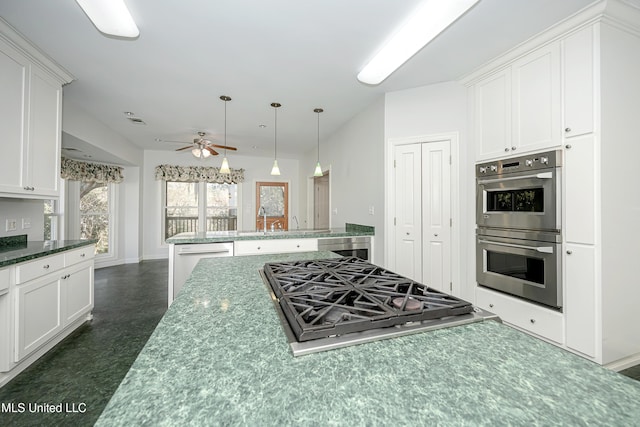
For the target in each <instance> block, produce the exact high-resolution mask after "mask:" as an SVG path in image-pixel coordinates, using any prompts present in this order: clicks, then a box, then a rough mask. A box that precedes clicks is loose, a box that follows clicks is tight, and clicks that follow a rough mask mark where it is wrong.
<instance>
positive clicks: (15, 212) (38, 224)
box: [0, 198, 44, 241]
mask: <svg viewBox="0 0 640 427" xmlns="http://www.w3.org/2000/svg"><path fill="white" fill-rule="evenodd" d="M23 218H28V219H30V220H31V228H27V229H22V219H23ZM8 219H10V220H13V219H15V220H16V225H17V228H16V230H15V231H6V224H7V220H8ZM21 234H26V235H27V240H29V241H32V240H43V238H44V202H43V201H42V200H28V199H9V198H7V199H3V198H0V237H7V236H19V235H21Z"/></svg>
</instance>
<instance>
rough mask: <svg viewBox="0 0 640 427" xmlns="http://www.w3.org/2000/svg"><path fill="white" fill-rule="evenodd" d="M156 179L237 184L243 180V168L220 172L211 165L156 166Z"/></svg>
mask: <svg viewBox="0 0 640 427" xmlns="http://www.w3.org/2000/svg"><path fill="white" fill-rule="evenodd" d="M156 179H157V180H163V181H181V182H201V181H204V182H215V183H218V184H239V183H241V182H243V181H244V169H231V173H220V168H217V167H212V166H173V165H160V166H156Z"/></svg>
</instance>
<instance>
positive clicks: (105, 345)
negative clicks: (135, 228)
mask: <svg viewBox="0 0 640 427" xmlns="http://www.w3.org/2000/svg"><path fill="white" fill-rule="evenodd" d="M167 270H168V266H167V261H164V260H159V261H143V262H142V263H140V264H128V265H123V266H117V267H108V268H103V269H100V270H97V271H96V275H95V309H94V312H93V313H94V319H93V321H91V322H90V323H88V324H86V325H84V326H82V327H81V328H80V329H78V330H77V331H76V332H75V333H74V334H72V335H71V336H70V337H68V338H67V339H66V340H64V341H63V342H62V343H60V344H59V345H58V346H56V347H55V348H54V349H52V350H51V351H50V352H48V353H47V354H46V355H45V356H43V357H42V358H41V359H40V360H38V361H37V362H36V363H35V364H33V365H32V366H31V367H29V368H28V369H27V370H25V371H24V372H23V373H21V374H20V375H18V376H17V377H16V378H15V379H13V381H11V382H10V383H9V384H7V385H6V386H5V387H3V388H0V404H7V403H11V402H14V403H16V404H17V403H25V404H28V403H52V404H57V403H68V404H76V407H79V405H80V404H81V403H82V404H85V405H86V412H84V413H67V414H55V413H53V414H42V413H40V414H31V413H28V412H24V413H7V412H2V413H0V425H1V426H56V425H69V426H90V425H93V424H94V422H95V421H96V420H97V419H98V417H99V416H100V413H101V412H102V410H103V409H104V407H105V406H106V404H107V402H108V401H109V399H110V397H111V395H112V394H113V393H114V391H115V390H116V388H117V387H118V385H119V384H120V381H122V378H123V377H124V376H125V374H126V373H127V371H128V370H129V368H130V366H131V364H132V363H133V361H134V360H135V358H136V356H137V355H138V353H139V352H140V350H142V347H143V346H144V344H145V343H146V342H147V339H148V338H149V336H150V335H151V333H152V332H153V330H154V329H155V327H156V325H157V324H158V321H159V320H160V318H161V317H162V315H163V314H164V312H165V311H166V306H167V292H166V286H167ZM621 373H622V374H624V375H627V376H629V377H632V378H635V379H637V380H639V381H640V365H638V366H634V367H632V368H629V369H627V370H625V371H622V372H621Z"/></svg>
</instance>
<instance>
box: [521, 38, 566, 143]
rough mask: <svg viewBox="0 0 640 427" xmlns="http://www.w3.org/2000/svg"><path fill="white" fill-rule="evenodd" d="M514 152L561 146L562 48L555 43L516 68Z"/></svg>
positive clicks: (538, 50)
mask: <svg viewBox="0 0 640 427" xmlns="http://www.w3.org/2000/svg"><path fill="white" fill-rule="evenodd" d="M512 79H513V121H512V123H513V139H512V141H513V144H512V146H511V151H515V150H519V151H533V150H538V149H546V148H552V147H557V146H559V145H560V144H561V132H560V114H561V113H560V46H559V44H558V43H552V44H550V45H548V46H544V47H542V48H540V49H537V50H535V51H533V52H532V53H530V54H528V55H526V56H525V57H524V58H521V59H520V60H517V61H516V62H514V63H513V65H512Z"/></svg>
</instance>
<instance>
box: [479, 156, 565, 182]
mask: <svg viewBox="0 0 640 427" xmlns="http://www.w3.org/2000/svg"><path fill="white" fill-rule="evenodd" d="M557 166H562V151H561V150H556V151H548V152H545V153H537V154H528V155H525V156H519V157H510V158H505V159H500V160H492V161H488V162H483V163H478V164H476V177H481V176H491V175H503V174H508V173H514V172H523V171H527V170H541V169H550V168H555V167H557Z"/></svg>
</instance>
